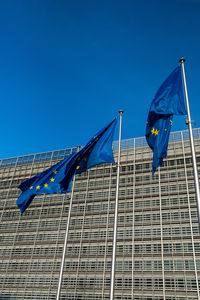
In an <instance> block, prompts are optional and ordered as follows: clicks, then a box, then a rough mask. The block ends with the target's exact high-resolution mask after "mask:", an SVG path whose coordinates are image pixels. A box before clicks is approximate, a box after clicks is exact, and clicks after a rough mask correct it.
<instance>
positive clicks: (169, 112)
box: [146, 66, 186, 174]
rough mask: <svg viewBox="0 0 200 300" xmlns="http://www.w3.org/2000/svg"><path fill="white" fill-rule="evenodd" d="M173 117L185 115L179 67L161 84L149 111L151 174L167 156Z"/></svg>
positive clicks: (148, 133)
mask: <svg viewBox="0 0 200 300" xmlns="http://www.w3.org/2000/svg"><path fill="white" fill-rule="evenodd" d="M173 115H186V108H185V100H184V93H183V86H182V72H181V66H178V67H177V68H176V69H175V70H174V71H173V72H172V73H171V74H170V75H169V77H168V78H167V79H166V80H165V81H164V82H163V84H162V85H161V87H160V88H159V89H158V91H157V93H156V95H155V97H154V99H153V101H152V103H151V107H150V110H149V115H148V119H147V125H146V140H147V143H148V145H149V147H150V148H151V149H152V151H153V162H152V173H153V174H154V172H155V171H156V169H157V168H158V167H159V166H161V165H162V162H163V159H164V158H165V157H166V156H167V147H168V142H169V136H170V131H171V126H172V119H173Z"/></svg>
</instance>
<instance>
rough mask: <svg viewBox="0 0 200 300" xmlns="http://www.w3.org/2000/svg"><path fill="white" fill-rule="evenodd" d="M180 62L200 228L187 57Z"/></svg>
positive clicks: (199, 201)
mask: <svg viewBox="0 0 200 300" xmlns="http://www.w3.org/2000/svg"><path fill="white" fill-rule="evenodd" d="M179 62H180V63H181V66H182V74H183V83H184V91H185V100H186V107H187V117H188V119H187V121H186V124H187V125H188V127H189V136H190V146H191V152H192V162H193V169H194V181H195V189H196V197H197V211H198V221H199V228H200V193H199V178H198V171H197V163H196V155H195V149H194V138H193V133H192V120H191V115H190V106H189V100H188V92H187V84H186V78H185V69H184V62H185V58H183V57H182V58H180V59H179Z"/></svg>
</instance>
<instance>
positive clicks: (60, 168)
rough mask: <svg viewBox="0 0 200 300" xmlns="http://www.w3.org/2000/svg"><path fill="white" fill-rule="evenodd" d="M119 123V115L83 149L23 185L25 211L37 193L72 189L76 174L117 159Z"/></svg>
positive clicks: (21, 201) (22, 207) (21, 200)
mask: <svg viewBox="0 0 200 300" xmlns="http://www.w3.org/2000/svg"><path fill="white" fill-rule="evenodd" d="M116 123H117V118H115V119H114V120H113V121H112V122H111V123H110V124H108V125H107V126H106V127H105V128H103V129H102V130H100V131H99V132H98V133H97V134H96V135H94V136H93V137H92V139H91V140H90V141H89V142H88V143H87V144H86V146H85V147H83V148H82V149H81V150H80V151H79V152H77V153H73V154H70V155H69V156H67V157H66V158H65V159H63V160H61V161H60V162H59V163H57V164H55V165H53V166H52V167H51V168H49V169H47V170H45V171H43V172H42V173H40V174H38V175H36V176H34V177H32V178H30V179H28V180H26V181H24V182H23V183H22V184H21V185H20V186H19V188H20V189H21V191H22V193H21V195H20V196H19V198H18V199H17V205H18V207H19V209H20V211H21V213H22V214H23V212H24V211H25V210H26V209H27V208H28V206H29V205H30V203H31V201H32V200H33V198H34V197H35V195H38V194H54V193H58V192H59V193H67V192H70V189H71V182H72V179H73V177H74V175H75V174H77V173H81V172H84V171H86V170H88V169H89V168H92V167H93V166H95V165H99V164H103V163H114V162H115V161H114V157H113V152H112V143H113V136H114V131H115V127H116Z"/></svg>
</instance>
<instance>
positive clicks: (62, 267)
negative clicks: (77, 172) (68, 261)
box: [56, 146, 80, 300]
mask: <svg viewBox="0 0 200 300" xmlns="http://www.w3.org/2000/svg"><path fill="white" fill-rule="evenodd" d="M79 148H80V146H77V152H78V151H79ZM74 184H75V177H74V179H73V182H72V191H71V197H70V203H69V211H68V218H67V226H66V231H65V241H64V248H63V255H62V261H61V267H60V275H59V281H58V289H57V296H56V300H59V298H60V292H61V286H62V277H63V270H64V263H65V254H66V249H67V241H68V233H69V223H70V218H71V211H72V201H73V195H74Z"/></svg>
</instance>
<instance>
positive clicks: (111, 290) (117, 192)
mask: <svg viewBox="0 0 200 300" xmlns="http://www.w3.org/2000/svg"><path fill="white" fill-rule="evenodd" d="M119 113H120V124H119V142H118V161H117V184H116V199H115V215H114V231H113V253H112V266H111V276H110V300H114V290H115V265H116V244H117V219H118V196H119V173H120V154H121V129H122V114H123V110H120V111H119Z"/></svg>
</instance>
